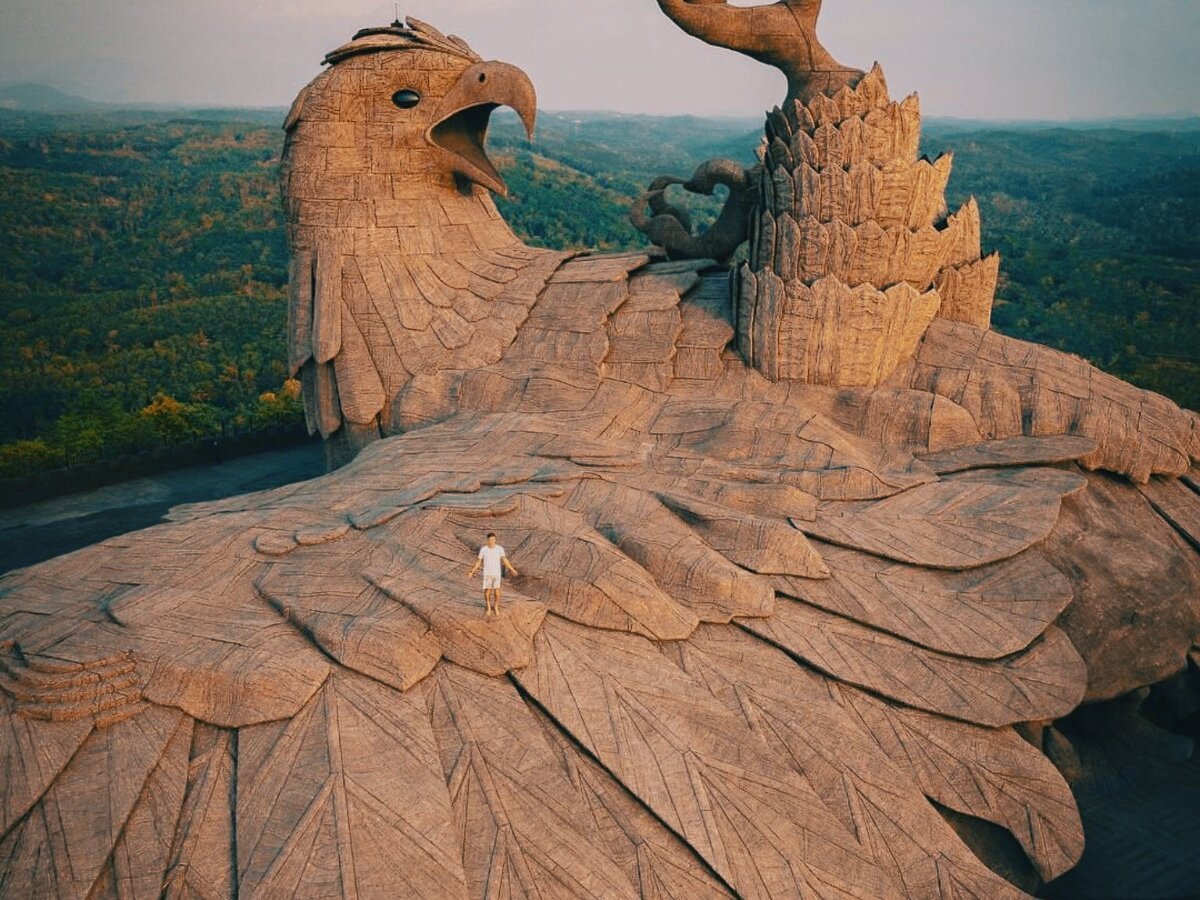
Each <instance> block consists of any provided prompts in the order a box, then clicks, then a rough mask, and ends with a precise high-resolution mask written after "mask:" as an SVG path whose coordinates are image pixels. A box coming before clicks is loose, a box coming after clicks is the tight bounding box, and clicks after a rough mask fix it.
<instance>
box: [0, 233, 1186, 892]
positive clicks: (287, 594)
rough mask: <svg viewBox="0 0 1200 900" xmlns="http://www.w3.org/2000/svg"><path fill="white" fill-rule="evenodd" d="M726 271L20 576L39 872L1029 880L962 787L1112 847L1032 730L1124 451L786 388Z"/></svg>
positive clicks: (17, 844)
mask: <svg viewBox="0 0 1200 900" xmlns="http://www.w3.org/2000/svg"><path fill="white" fill-rule="evenodd" d="M703 269H704V266H703V264H699V263H697V264H683V263H669V264H663V263H658V264H652V265H647V259H646V258H645V257H637V256H623V257H616V258H591V259H589V258H584V259H580V260H578V261H575V262H572V263H570V264H568V265H567V266H564V267H563V268H562V269H561V270H560V271H559V272H558V273H556V275H555V276H554V278H553V279H552V280H551V282H550V284H549V285H548V288H547V291H546V292H544V293H543V295H542V296H541V297H540V298H539V300H538V302H537V303H535V304H534V306H533V308H532V309H531V311H530V313H529V316H528V319H527V321H526V326H525V328H529V329H536V328H541V329H542V332H543V333H542V334H541V335H539V339H538V340H536V341H535V340H532V339H530V341H529V344H528V346H525V347H523V348H521V349H520V351H519V352H517V351H514V352H512V353H505V354H502V356H501V358H500V359H499V360H498V361H497V362H496V363H495V364H493V365H492V366H488V367H484V368H482V369H479V370H475V371H470V372H461V373H457V374H454V375H453V376H452V377H447V376H445V375H444V374H438V375H436V376H430V377H429V378H427V379H418V380H416V381H415V382H414V390H413V392H412V393H411V394H410V400H411V401H412V405H411V406H409V407H408V414H411V415H412V416H413V418H414V420H417V419H420V420H421V421H423V422H425V423H427V424H426V426H425V427H423V428H419V429H417V430H414V431H413V432H411V433H408V434H405V435H402V436H398V437H394V438H391V439H388V440H385V441H380V442H377V443H375V444H373V445H372V446H370V447H369V448H367V449H366V450H364V451H363V452H362V453H361V454H360V455H359V456H358V457H357V458H356V459H355V460H354V461H353V462H352V463H351V464H349V465H347V466H346V467H344V468H342V469H340V470H338V471H336V472H334V473H332V474H330V475H327V476H324V477H323V478H320V479H316V480H314V481H311V482H307V483H303V484H299V485H292V486H289V487H286V488H281V489H277V490H274V491H268V492H264V493H259V494H253V495H248V496H246V497H240V498H233V499H231V500H226V501H221V502H219V503H214V504H205V505H200V506H195V507H186V508H180V509H177V510H176V511H175V512H174V513H173V521H172V522H170V523H168V524H164V525H161V526H158V527H156V528H152V529H149V530H147V531H143V532H139V533H136V534H133V535H127V536H123V537H120V538H114V539H112V540H109V541H106V542H104V543H102V544H100V545H98V546H96V547H93V548H89V549H87V550H83V551H80V552H79V553H76V554H72V555H70V556H68V557H64V558H62V559H59V560H55V561H52V562H49V563H45V564H42V565H39V566H36V567H33V568H30V569H27V570H23V571H20V572H16V573H13V574H10V575H9V576H7V577H6V578H5V579H4V580H3V582H2V583H0V591H2V592H3V594H2V596H0V627H2V628H3V635H4V638H5V641H6V643H5V650H4V653H5V662H4V666H5V670H4V678H3V681H2V682H0V688H3V703H4V708H3V728H4V731H5V734H6V738H5V740H4V741H3V742H0V748H2V749H0V752H2V753H4V754H5V761H4V765H3V766H0V773H3V775H2V777H4V778H5V779H7V781H6V782H5V785H4V791H3V792H2V795H3V797H4V798H5V802H4V806H3V809H2V811H3V814H4V819H3V822H2V823H0V825H2V828H3V832H2V833H3V837H2V838H0V860H3V861H4V864H3V875H0V879H2V880H0V893H2V894H4V895H5V896H29V895H43V894H51V895H63V896H84V895H88V894H89V892H90V895H91V896H129V895H130V894H134V895H138V894H140V893H142V892H150V893H154V892H158V891H160V890H165V891H166V892H167V894H168V895H171V896H183V895H187V894H189V893H199V894H201V895H202V896H232V895H233V894H234V893H235V892H236V893H238V894H239V895H242V896H247V895H263V896H268V895H275V894H290V893H296V892H303V891H312V892H313V893H318V894H321V895H326V896H350V895H352V894H354V893H356V892H357V893H358V894H359V895H361V894H364V893H366V894H374V895H403V896H437V897H445V896H485V895H490V894H491V893H493V892H495V891H497V890H499V891H501V892H503V891H510V892H513V893H518V892H525V893H527V894H534V895H536V894H538V893H539V892H540V894H541V895H542V896H546V895H555V896H558V895H563V896H580V897H595V896H605V897H607V896H648V897H654V896H660V897H702V896H729V895H734V894H737V895H741V896H796V895H809V894H812V895H816V896H859V897H880V896H896V895H910V896H945V897H950V896H959V895H961V894H969V895H975V896H987V897H1004V896H1017V895H1019V894H1020V892H1019V891H1018V890H1017V889H1016V888H1014V887H1013V886H1012V885H1010V884H1009V883H1008V882H1006V881H1004V880H1003V879H1001V878H1000V877H999V876H997V875H995V874H994V873H993V872H992V871H990V870H989V869H988V868H987V867H986V866H985V865H984V864H983V863H982V862H981V861H980V860H979V859H978V858H977V857H976V856H975V855H974V853H973V852H972V851H971V850H969V849H968V847H967V845H966V844H964V843H963V841H962V840H961V839H960V838H959V837H958V836H957V834H956V833H955V831H954V830H953V828H952V827H951V826H950V825H949V824H948V823H947V820H946V818H944V817H943V816H942V815H940V814H939V808H944V809H949V810H954V811H956V812H958V813H962V814H965V815H967V816H970V817H975V818H977V819H982V820H986V821H988V822H992V823H995V824H996V825H999V826H1000V827H1002V828H1004V829H1007V830H1008V831H1009V832H1010V833H1011V834H1012V835H1013V837H1014V838H1015V839H1016V840H1017V841H1018V842H1019V844H1020V845H1021V846H1022V847H1023V848H1024V850H1025V851H1026V853H1027V854H1028V856H1029V859H1030V860H1031V861H1032V863H1033V865H1034V866H1036V868H1037V870H1038V871H1039V872H1040V873H1041V874H1042V875H1043V877H1045V878H1052V877H1054V876H1055V875H1057V874H1059V873H1061V872H1063V871H1065V870H1066V869H1068V868H1069V867H1070V866H1071V865H1073V864H1074V862H1075V861H1076V860H1077V859H1078V856H1079V854H1080V852H1081V849H1082V832H1081V828H1080V822H1079V817H1078V814H1077V812H1076V810H1075V806H1074V803H1073V800H1072V797H1071V794H1070V791H1069V789H1068V787H1067V785H1066V783H1065V782H1064V781H1063V779H1062V778H1061V777H1060V776H1059V775H1058V773H1057V772H1056V770H1055V769H1054V768H1053V766H1052V765H1051V764H1050V763H1049V762H1048V760H1047V759H1046V758H1045V757H1044V756H1043V755H1042V753H1041V750H1040V748H1039V747H1038V746H1036V745H1035V744H1034V743H1031V742H1030V741H1027V740H1026V739H1025V738H1024V737H1021V736H1020V732H1022V731H1024V733H1026V734H1029V735H1033V734H1034V733H1035V732H1034V731H1030V730H1028V729H1026V726H1025V724H1024V723H1029V722H1044V721H1047V720H1052V719H1054V718H1057V717H1059V716H1062V715H1064V714H1065V713H1067V712H1068V711H1070V710H1071V709H1073V708H1074V707H1075V706H1076V705H1077V704H1078V703H1079V701H1080V700H1081V698H1083V697H1084V693H1085V689H1086V686H1087V685H1086V682H1087V672H1086V671H1085V667H1084V664H1083V662H1082V661H1081V659H1080V656H1079V654H1078V653H1077V652H1076V650H1075V648H1074V647H1073V646H1072V643H1071V641H1070V640H1068V639H1067V637H1066V636H1065V635H1064V633H1063V632H1062V631H1061V630H1059V628H1058V627H1056V625H1055V624H1054V623H1055V622H1056V620H1058V619H1059V617H1060V614H1061V613H1062V612H1063V610H1064V609H1065V608H1067V607H1068V604H1069V603H1070V602H1071V598H1072V591H1071V585H1070V584H1069V583H1068V581H1067V579H1066V578H1065V577H1064V576H1063V575H1062V574H1061V572H1060V569H1062V568H1064V567H1066V566H1069V565H1071V564H1072V563H1071V560H1072V556H1071V550H1070V547H1071V546H1072V544H1073V542H1074V541H1075V539H1076V537H1077V535H1074V533H1073V532H1070V529H1071V528H1073V527H1074V525H1073V519H1074V517H1075V516H1076V515H1078V512H1077V509H1078V504H1079V503H1080V500H1081V498H1084V497H1088V496H1094V493H1095V483H1096V482H1095V481H1094V480H1095V479H1096V478H1097V477H1098V476H1084V475H1082V474H1080V472H1079V470H1078V468H1077V467H1076V466H1075V465H1074V462H1075V461H1077V460H1081V459H1085V458H1087V457H1088V456H1089V454H1092V453H1094V452H1095V450H1096V446H1097V445H1096V442H1095V441H1094V440H1091V439H1088V438H1086V437H1080V436H1053V437H1016V438H1009V439H1004V440H991V441H983V440H981V439H980V435H979V432H978V430H977V426H976V425H975V422H974V419H973V417H972V416H971V415H970V414H969V412H968V411H966V410H965V409H963V408H962V407H960V406H958V405H957V404H955V403H953V402H952V401H950V400H949V399H947V398H944V397H940V396H938V395H936V394H930V393H926V392H922V391H916V390H911V389H900V388H896V389H879V390H875V391H861V390H835V389H829V388H814V387H803V386H798V385H780V384H770V383H768V382H766V381H765V380H764V379H762V378H761V377H760V376H758V375H757V373H755V372H753V371H751V370H748V369H747V368H746V367H745V366H744V365H743V364H742V363H741V362H740V360H739V359H738V358H737V357H736V355H734V354H732V353H731V352H729V351H728V349H727V344H728V342H729V340H730V338H731V336H732V328H731V326H730V324H729V323H730V321H731V314H730V311H729V310H728V296H729V295H728V291H727V289H725V288H724V285H723V283H722V282H719V281H717V280H715V279H714V278H712V277H709V276H705V275H703V274H701V273H702V271H703ZM631 272H632V273H633V274H632V275H631V274H630V273H631ZM568 310H569V313H568V312H567V311H568ZM521 334H522V335H524V334H525V330H524V328H523V329H522V332H521ZM522 339H523V338H522V337H520V336H518V341H520V340H522ZM448 397H449V398H452V400H453V403H451V402H450V401H449V400H447V398H448ZM418 398H419V403H418V402H417V399H418ZM455 405H457V407H458V411H457V412H455V411H454V407H455ZM1089 479H1092V480H1091V481H1089ZM1127 490H1129V491H1134V489H1133V488H1128V489H1127ZM1146 490H1147V491H1148V492H1149V493H1150V494H1151V495H1154V496H1157V499H1156V500H1154V502H1155V503H1156V508H1159V509H1171V508H1174V509H1176V518H1179V519H1180V520H1181V521H1182V520H1183V519H1184V518H1185V510H1186V509H1187V507H1186V504H1181V501H1180V498H1178V497H1174V496H1173V493H1172V488H1171V487H1170V485H1169V484H1168V483H1166V482H1163V483H1159V482H1151V484H1150V485H1148V486H1147V488H1146ZM1089 492H1092V493H1091V494H1089ZM1154 496H1152V497H1151V499H1154ZM1172 504H1175V505H1174V507H1172ZM1064 505H1066V506H1068V507H1071V508H1072V512H1071V513H1070V514H1067V515H1060V512H1061V510H1062V509H1063V508H1064ZM1145 505H1146V506H1147V509H1149V508H1150V505H1149V502H1147V503H1146V504H1145ZM1064 522H1065V523H1066V525H1065V526H1064V524H1063V523H1064ZM1064 527H1066V528H1067V529H1068V532H1069V533H1064V532H1063V531H1062V529H1063V528H1064ZM489 530H494V531H498V532H500V533H501V534H502V535H503V540H504V543H505V545H506V547H507V550H508V553H509V556H510V557H511V558H512V559H513V560H514V561H515V563H516V564H517V566H518V568H519V570H520V572H521V576H520V577H519V578H516V579H514V580H513V581H512V582H511V583H510V584H508V585H506V587H505V590H504V600H503V614H502V615H501V616H500V618H498V619H488V618H485V617H484V615H483V609H482V603H481V602H480V601H479V600H478V599H477V596H476V595H477V586H476V585H475V584H473V583H471V582H469V581H468V580H467V579H466V577H465V576H466V572H467V570H468V568H469V566H470V564H471V562H472V561H473V559H474V555H475V549H476V547H477V546H478V544H479V542H480V541H481V536H482V535H483V534H484V533H486V532H487V531H489ZM1084 564H1085V565H1087V566H1092V565H1094V563H1093V562H1091V561H1087V562H1085V563H1084ZM1088 574H1089V576H1090V575H1092V574H1093V570H1091V569H1089V570H1088ZM1104 583H1105V582H1104V580H1103V578H1102V577H1100V576H1097V580H1096V584H1097V585H1100V586H1103V584H1104ZM1089 589H1092V588H1089ZM1185 652H1186V650H1185Z"/></svg>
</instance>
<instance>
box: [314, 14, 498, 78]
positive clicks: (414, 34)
mask: <svg viewBox="0 0 1200 900" xmlns="http://www.w3.org/2000/svg"><path fill="white" fill-rule="evenodd" d="M420 49H424V50H440V51H441V52H442V53H449V54H451V55H453V56H460V57H462V58H463V59H466V60H469V61H470V62H473V63H476V62H482V61H483V57H481V56H480V55H479V54H478V53H476V52H475V51H474V50H472V49H471V48H470V46H468V44H467V42H466V41H464V40H463V39H462V38H460V37H456V36H455V35H453V34H450V35H445V34H442V33H441V32H440V31H438V30H437V29H436V28H434V27H433V26H432V25H429V24H427V23H425V22H422V21H421V20H420V19H414V18H412V17H411V16H408V17H406V18H405V20H404V21H403V22H401V21H400V20H399V19H397V20H396V21H395V22H393V23H392V24H391V25H384V26H382V27H377V28H364V29H362V30H361V31H359V32H358V33H357V34H355V35H354V38H353V40H351V41H350V43H348V44H343V45H342V46H341V47H338V48H337V49H336V50H332V51H330V52H329V53H326V54H325V64H326V65H330V66H332V65H334V64H336V63H339V62H341V61H342V60H343V59H349V58H350V57H351V56H360V55H362V54H364V53H382V52H383V51H385V50H420Z"/></svg>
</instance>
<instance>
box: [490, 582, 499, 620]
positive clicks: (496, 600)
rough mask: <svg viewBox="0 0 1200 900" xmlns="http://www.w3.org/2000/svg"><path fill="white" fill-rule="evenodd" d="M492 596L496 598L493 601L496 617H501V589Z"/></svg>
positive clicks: (497, 589)
mask: <svg viewBox="0 0 1200 900" xmlns="http://www.w3.org/2000/svg"><path fill="white" fill-rule="evenodd" d="M492 595H493V596H494V597H495V598H496V599H495V600H494V601H493V602H494V603H495V606H496V615H500V588H496V589H495V590H494V591H492Z"/></svg>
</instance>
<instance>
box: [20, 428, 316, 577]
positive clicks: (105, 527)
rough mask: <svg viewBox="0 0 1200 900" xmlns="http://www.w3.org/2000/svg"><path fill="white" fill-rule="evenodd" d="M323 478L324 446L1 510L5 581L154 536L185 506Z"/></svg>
mask: <svg viewBox="0 0 1200 900" xmlns="http://www.w3.org/2000/svg"><path fill="white" fill-rule="evenodd" d="M324 471H325V458H324V450H323V449H322V447H321V445H320V443H306V444H300V445H298V446H292V447H288V448H286V449H283V450H271V451H268V452H266V453H256V454H254V455H252V456H240V457H237V458H235V459H231V460H229V461H228V462H223V463H214V464H211V465H206V466H196V467H195V468H190V469H176V470H175V471H172V472H164V473H163V474H161V475H154V476H151V477H149V478H139V479H136V480H135V481H127V482H124V483H122V484H114V485H109V486H107V487H102V488H97V489H96V490H93V491H86V492H84V493H82V494H72V495H70V496H67V497H55V498H54V499H51V500H43V501H41V502H39V503H31V504H29V505H28V506H19V507H15V508H13V509H4V510H0V573H2V572H7V571H8V570H10V569H16V568H20V567H22V566H29V565H33V564H34V563H36V562H41V561H42V560H44V559H50V558H52V557H55V556H60V555H62V554H63V553H70V552H71V551H72V550H78V549H80V548H81V547H87V546H88V545H90V544H94V543H96V542H97V541H102V540H104V539H105V538H108V537H112V536H114V535H117V534H124V533H126V532H128V531H136V530H138V529H141V528H149V527H150V526H151V525H156V524H158V523H159V522H160V521H162V517H163V515H164V514H165V513H166V512H167V510H168V509H170V508H171V507H172V506H177V505H179V504H180V503H198V502H201V501H204V500H217V499H220V498H221V497H230V496H233V495H235V494H245V493H247V492H249V491H258V490H264V489H266V488H272V487H278V486H279V485H283V484H290V483H292V482H294V481H303V480H305V479H308V478H314V477H316V476H317V475H320V474H322V473H323V472H324Z"/></svg>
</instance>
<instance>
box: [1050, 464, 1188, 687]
mask: <svg viewBox="0 0 1200 900" xmlns="http://www.w3.org/2000/svg"><path fill="white" fill-rule="evenodd" d="M1042 549H1043V552H1044V553H1045V554H1046V556H1047V558H1049V559H1050V561H1051V562H1052V563H1054V564H1055V566H1056V567H1057V568H1059V569H1060V570H1061V571H1062V572H1064V573H1065V574H1066V575H1067V576H1068V577H1069V578H1071V580H1072V581H1073V582H1074V583H1075V585H1076V587H1075V601H1074V602H1073V603H1072V604H1071V605H1070V606H1068V607H1067V609H1066V611H1065V612H1064V613H1063V615H1062V618H1061V620H1060V622H1061V624H1062V627H1063V629H1064V630H1065V631H1066V632H1067V634H1069V635H1070V636H1071V641H1072V643H1074V644H1075V646H1076V647H1077V648H1078V649H1079V652H1080V654H1081V655H1082V656H1083V658H1084V659H1085V660H1086V661H1087V665H1088V691H1087V696H1088V699H1089V700H1105V699H1109V698H1112V697H1118V696H1121V695H1123V694H1126V693H1128V692H1129V691H1132V690H1134V689H1135V688H1138V687H1141V686H1143V685H1147V684H1153V683H1155V682H1158V681H1162V680H1164V679H1166V678H1169V677H1170V676H1171V675H1173V674H1174V673H1176V672H1178V671H1179V670H1181V669H1183V668H1184V667H1185V666H1186V665H1187V664H1188V663H1187V656H1188V652H1189V650H1191V646H1192V642H1193V639H1194V637H1195V635H1196V634H1197V633H1198V632H1200V556H1197V554H1196V553H1195V551H1194V549H1193V548H1192V547H1190V546H1189V545H1188V543H1187V542H1186V541H1185V540H1184V539H1183V538H1182V537H1181V536H1180V535H1179V534H1178V533H1176V532H1175V531H1174V529H1172V527H1171V526H1170V525H1169V524H1168V523H1167V522H1166V521H1164V520H1163V519H1162V518H1161V517H1160V516H1158V515H1157V514H1156V512H1155V510H1154V507H1153V506H1151V504H1150V503H1149V502H1148V501H1147V500H1146V499H1145V498H1143V497H1142V495H1141V494H1140V493H1139V492H1138V490H1137V489H1136V488H1134V487H1133V486H1131V485H1129V484H1127V483H1123V482H1122V481H1120V480H1118V479H1116V478H1113V477H1111V476H1108V475H1103V474H1094V475H1089V476H1088V487H1087V490H1085V491H1083V492H1082V493H1080V494H1078V495H1077V496H1074V497H1070V498H1068V499H1066V500H1064V501H1063V514H1062V517H1061V518H1060V519H1059V522H1058V524H1057V525H1056V526H1055V529H1054V531H1053V532H1052V533H1051V534H1050V537H1049V539H1048V540H1047V541H1046V543H1045V544H1044V545H1043V548H1042Z"/></svg>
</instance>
